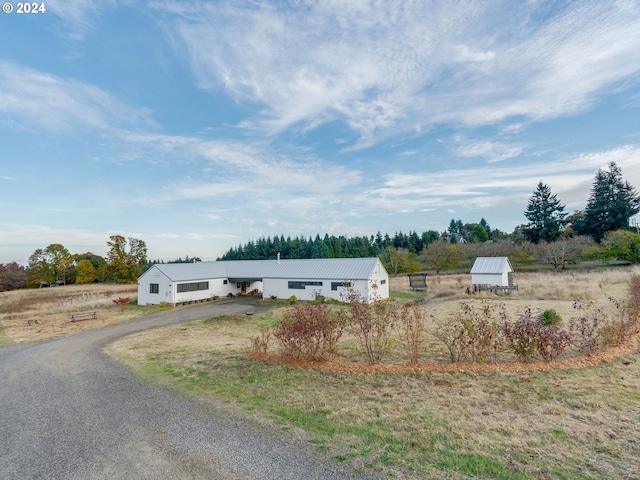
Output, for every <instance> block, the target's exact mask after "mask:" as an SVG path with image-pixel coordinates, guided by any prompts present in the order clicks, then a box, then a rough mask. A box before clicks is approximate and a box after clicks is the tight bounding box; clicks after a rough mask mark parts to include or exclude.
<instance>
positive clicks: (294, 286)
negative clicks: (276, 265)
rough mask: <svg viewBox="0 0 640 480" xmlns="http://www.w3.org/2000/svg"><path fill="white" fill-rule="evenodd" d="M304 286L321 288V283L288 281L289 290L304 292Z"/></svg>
mask: <svg viewBox="0 0 640 480" xmlns="http://www.w3.org/2000/svg"><path fill="white" fill-rule="evenodd" d="M306 286H310V287H321V286H322V282H307V281H304V282H299V281H289V290H304V288H305V287H306Z"/></svg>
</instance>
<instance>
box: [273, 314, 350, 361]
mask: <svg viewBox="0 0 640 480" xmlns="http://www.w3.org/2000/svg"><path fill="white" fill-rule="evenodd" d="M343 331H344V324H343V323H342V320H341V319H340V318H339V317H338V316H337V315H334V314H333V313H332V311H331V310H330V309H329V307H328V305H326V304H324V303H315V304H312V303H302V304H298V305H295V306H293V307H291V308H289V309H287V310H286V312H285V313H284V316H283V318H282V320H281V321H280V322H279V323H278V324H277V325H275V326H274V328H273V330H272V332H271V333H272V334H273V336H274V337H275V338H277V339H278V341H279V342H280V347H281V349H282V352H283V353H284V354H285V355H290V356H293V357H306V358H311V359H316V360H320V359H324V358H326V357H327V355H329V354H332V353H335V351H336V345H337V343H338V340H339V339H340V337H341V336H342V333H343Z"/></svg>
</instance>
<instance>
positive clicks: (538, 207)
mask: <svg viewBox="0 0 640 480" xmlns="http://www.w3.org/2000/svg"><path fill="white" fill-rule="evenodd" d="M524 216H525V217H526V218H527V220H529V223H528V224H527V225H525V227H524V230H523V233H524V236H525V238H526V239H527V240H529V241H530V242H533V243H540V242H553V241H555V240H557V239H558V238H560V234H562V231H563V229H564V224H565V217H566V216H567V214H566V213H565V211H564V205H562V203H560V200H558V197H557V195H555V194H552V193H551V188H549V185H545V184H544V183H542V182H539V183H538V186H537V187H536V189H535V191H534V192H533V195H531V197H530V198H529V203H528V204H527V209H526V210H525V212H524Z"/></svg>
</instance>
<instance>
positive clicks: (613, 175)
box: [578, 162, 640, 242]
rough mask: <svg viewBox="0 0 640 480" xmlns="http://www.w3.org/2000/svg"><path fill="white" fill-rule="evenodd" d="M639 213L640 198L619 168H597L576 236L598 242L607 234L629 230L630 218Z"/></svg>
mask: <svg viewBox="0 0 640 480" xmlns="http://www.w3.org/2000/svg"><path fill="white" fill-rule="evenodd" d="M639 211H640V196H639V195H638V193H637V192H636V190H635V188H633V187H632V186H631V184H629V182H627V181H624V180H623V178H622V170H621V169H620V167H618V166H617V165H616V163H615V162H610V163H609V170H608V171H603V170H602V169H599V170H598V173H597V174H596V177H595V180H594V182H593V187H592V188H591V195H590V196H589V201H588V202H587V207H586V209H585V213H584V219H583V222H582V224H581V225H580V227H579V231H578V233H579V234H581V235H590V236H591V237H592V238H593V239H594V240H595V241H596V242H599V241H600V240H602V238H603V237H604V234H605V233H607V232H611V231H614V230H626V229H627V228H629V218H631V217H632V216H633V215H635V214H636V213H638V212H639Z"/></svg>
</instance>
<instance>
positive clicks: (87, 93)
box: [0, 60, 152, 133]
mask: <svg viewBox="0 0 640 480" xmlns="http://www.w3.org/2000/svg"><path fill="white" fill-rule="evenodd" d="M0 84H1V85H2V89H0V112H3V113H4V114H5V115H6V116H8V117H9V118H17V119H19V120H20V122H21V124H22V125H26V128H34V129H39V128H44V129H46V130H50V131H54V132H60V133H71V132H74V133H78V132H81V131H86V130H89V129H91V130H93V129H97V130H107V129H112V128H116V127H121V126H125V125H147V126H149V125H151V124H152V121H151V118H150V112H149V111H148V110H147V109H145V108H139V109H135V108H132V107H129V106H127V105H125V104H123V103H122V102H120V101H119V100H118V99H117V98H116V97H114V96H113V95H111V94H109V93H108V92H105V91H104V90H102V89H100V88H98V87H95V86H93V85H90V84H87V83H83V82H79V81H76V80H70V79H64V78H60V77H56V76H54V75H50V74H46V73H42V72H39V71H37V70H33V69H31V68H27V67H23V66H20V65H16V64H13V63H9V62H4V61H1V60H0ZM23 128H24V127H23Z"/></svg>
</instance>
